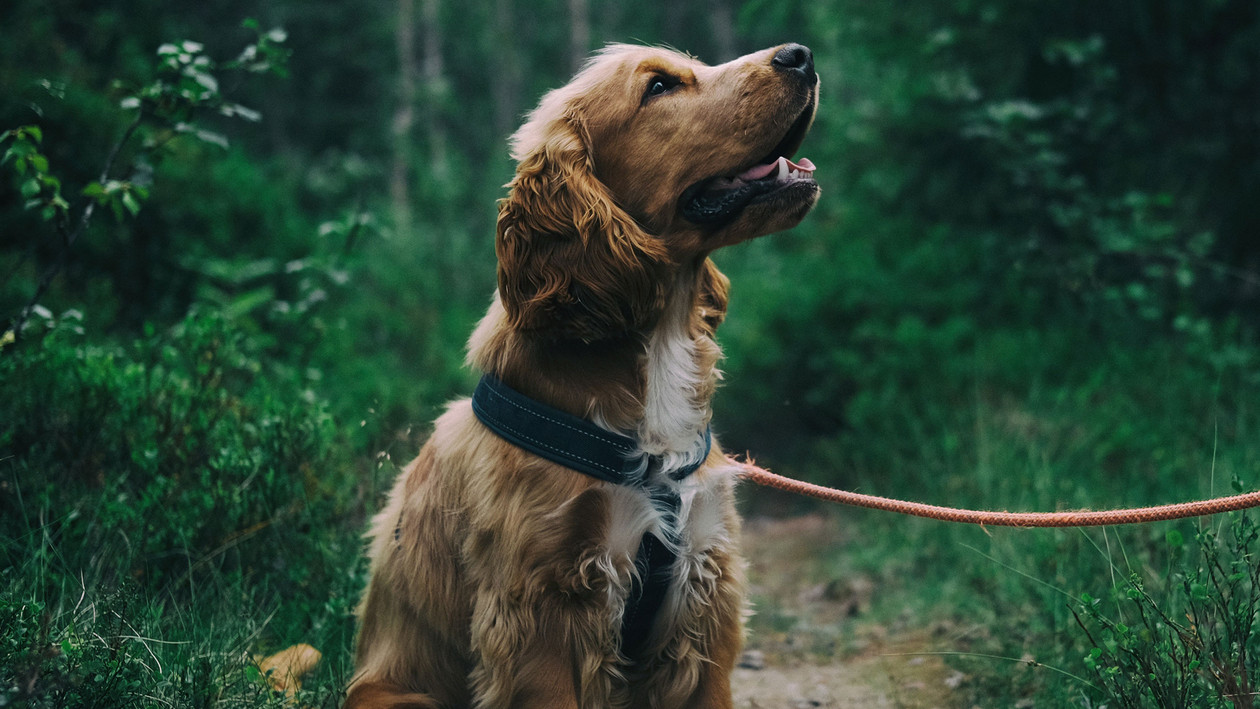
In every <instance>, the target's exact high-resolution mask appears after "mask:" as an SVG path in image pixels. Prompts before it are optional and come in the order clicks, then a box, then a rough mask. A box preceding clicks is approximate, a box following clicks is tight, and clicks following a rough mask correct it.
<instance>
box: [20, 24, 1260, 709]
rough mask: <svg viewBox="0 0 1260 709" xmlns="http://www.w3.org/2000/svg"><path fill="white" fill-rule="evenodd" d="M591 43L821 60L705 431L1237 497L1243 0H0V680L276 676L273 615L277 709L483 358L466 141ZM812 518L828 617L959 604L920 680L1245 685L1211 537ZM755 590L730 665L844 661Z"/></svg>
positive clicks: (1049, 485)
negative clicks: (396, 478) (470, 347)
mask: <svg viewBox="0 0 1260 709" xmlns="http://www.w3.org/2000/svg"><path fill="white" fill-rule="evenodd" d="M251 18H252V21H251V22H246V20H247V19H251ZM614 41H632V42H644V43H665V44H668V45H671V46H674V47H678V48H680V49H684V50H687V51H689V52H691V53H693V54H695V55H696V56H698V57H699V58H701V59H702V60H705V61H707V62H709V63H717V62H721V61H725V60H728V59H731V58H734V57H736V56H738V55H740V54H743V53H745V52H749V51H753V50H756V49H759V48H763V47H767V46H771V45H773V44H777V43H781V42H785V41H797V42H801V43H804V44H807V45H808V46H810V47H811V48H812V49H813V50H814V52H815V56H816V61H817V66H818V71H819V73H820V75H821V76H822V87H823V88H822V105H821V108H820V111H819V116H818V119H817V122H816V124H815V126H814V129H813V131H812V133H811V135H810V137H809V138H808V140H807V141H806V143H805V146H804V148H803V150H802V152H801V154H802V155H805V156H808V157H809V158H811V159H812V160H813V161H814V162H815V163H816V164H817V165H818V166H819V169H818V172H817V178H818V180H819V182H820V183H821V185H822V187H823V198H822V201H821V203H820V204H819V206H818V208H817V209H816V210H815V211H814V213H813V214H812V215H811V216H810V217H809V218H808V219H806V221H805V222H804V223H803V224H802V225H801V226H800V227H798V228H796V229H794V230H792V231H791V232H788V233H784V234H779V235H775V236H773V237H769V238H764V239H760V240H757V241H755V242H752V243H749V244H745V245H741V246H739V247H737V248H734V249H729V250H728V251H727V252H724V253H721V254H719V255H718V256H717V259H718V262H719V265H720V266H721V267H722V268H723V270H724V271H726V273H727V274H728V275H729V276H730V277H731V279H732V281H733V299H732V303H731V311H730V318H729V320H728V321H727V323H726V325H725V326H724V328H723V330H722V332H721V333H720V339H721V342H722V344H723V346H724V348H725V352H726V355H727V356H726V360H725V365H724V369H725V371H726V373H727V379H726V382H725V383H724V385H723V387H722V389H721V391H720V394H719V396H718V400H717V416H716V427H717V429H718V431H719V433H720V434H721V436H722V440H723V442H724V444H725V445H726V446H727V447H728V448H730V449H732V450H736V451H743V450H750V451H753V452H754V453H755V454H756V456H757V458H758V460H759V462H761V463H762V464H766V465H768V466H770V467H772V468H774V469H776V470H778V471H779V472H783V473H786V474H790V475H793V476H797V477H802V478H806V479H811V480H814V481H818V482H823V483H827V484H833V485H838V486H842V487H845V488H850V489H861V490H863V491H867V492H872V493H877V494H883V495H888V496H900V497H912V498H916V499H922V500H928V501H934V502H939V503H949V504H960V505H970V506H981V507H989V508H1000V509H1054V508H1077V507H1095V508H1097V507H1112V506H1121V505H1136V504H1146V503H1156V502H1167V501H1176V500H1181V499H1185V498H1197V497H1203V496H1207V495H1209V494H1213V493H1220V492H1224V491H1228V490H1229V489H1230V488H1231V485H1233V486H1234V487H1238V488H1240V489H1241V488H1246V489H1251V488H1253V487H1254V486H1255V481H1256V477H1257V471H1258V470H1260V436H1258V435H1257V433H1258V430H1260V429H1258V422H1257V416H1258V415H1260V405H1258V404H1260V343H1258V342H1257V337H1256V336H1257V328H1258V327H1260V209H1257V207H1256V205H1257V200H1260V159H1258V157H1260V4H1257V3H1255V2H1252V1H1251V0H1209V1H1204V2H1195V3H1184V2H1175V1H1174V0H1142V1H1134V2H1119V3H1101V4H1100V3H1091V2H1084V1H1082V0H1065V1H1063V2H1056V3H1030V2H1016V1H1014V0H950V1H948V2H939V1H936V0H933V1H931V2H928V1H925V0H905V1H903V2H898V3H871V2H861V1H860V0H818V1H815V2H810V3H786V2H768V1H767V0H749V1H748V2H743V3H739V2H733V1H732V0H678V1H676V2H671V3H662V4H656V5H640V6H638V7H635V8H631V7H630V6H629V5H626V4H623V3H613V2H606V1H604V0H567V2H563V3H561V2H554V1H552V0H538V1H537V2H530V3H522V2H513V1H512V0H495V1H494V2H492V3H485V4H468V3H464V4H458V3H450V2H442V1H441V0H388V1H387V0H364V1H361V2H355V3H338V2H325V3H301V2H295V1H293V0H275V1H273V2H269V3H265V4H256V3H248V2H239V1H235V0H225V1H223V2H216V3H203V4H200V5H194V4H189V3H168V2H157V1H156V0H126V1H118V2H83V1H81V0H51V1H50V0H7V1H6V2H5V3H4V4H3V6H2V7H0V133H3V138H2V139H0V154H2V155H3V156H4V159H3V164H2V165H0V317H3V318H4V322H5V323H6V324H5V325H4V328H5V334H4V337H3V339H0V347H3V349H2V350H0V532H2V533H0V578H2V579H3V583H0V706H4V705H8V704H13V703H20V704H27V705H30V706H139V705H145V706H148V705H152V706H170V705H179V706H209V705H213V704H216V703H219V704H232V703H237V704H245V705H250V704H256V703H265V702H268V701H277V700H276V699H275V697H273V696H272V695H270V694H269V693H268V691H267V690H266V689H265V685H264V683H262V682H260V681H259V679H258V676H257V675H258V673H257V670H256V668H252V665H251V664H250V662H249V660H248V657H247V655H248V653H250V652H268V651H273V650H275V649H278V648H281V647H284V646H286V645H288V644H291V643H295V642H309V643H311V644H313V645H316V646H317V647H319V648H320V649H321V650H323V651H324V653H325V661H324V662H323V663H322V664H321V667H320V669H319V670H318V671H317V674H316V676H315V678H314V679H313V680H311V681H309V682H308V684H307V688H306V689H304V690H303V692H304V701H305V702H307V703H308V704H310V705H325V706H331V705H335V704H336V702H337V699H338V697H339V696H340V695H339V692H340V690H341V688H342V687H343V686H344V683H345V681H346V679H347V678H348V676H349V671H350V670H349V663H350V661H349V648H350V645H351V642H352V637H353V619H352V617H351V610H352V609H353V605H354V602H355V600H356V598H357V594H358V592H359V590H360V588H361V586H362V583H363V581H364V568H363V564H362V562H361V561H360V560H359V556H360V551H361V544H360V539H359V535H360V533H361V532H362V530H363V529H364V525H365V522H366V519H367V517H368V516H369V515H370V514H371V513H372V512H373V511H374V510H375V509H376V508H377V507H378V506H379V505H380V503H381V497H382V495H383V492H384V491H385V490H386V489H387V487H388V484H389V482H390V480H391V479H392V477H393V475H394V474H395V473H396V471H397V465H400V464H403V463H405V462H406V460H407V459H409V457H410V456H412V455H414V453H415V452H416V450H417V449H418V446H419V445H420V443H421V442H422V441H423V439H424V437H425V434H426V433H427V430H428V428H427V427H428V425H429V424H428V422H429V421H430V420H431V419H432V417H433V416H434V414H435V413H436V412H438V411H439V410H440V409H441V407H442V406H443V404H444V403H445V402H446V401H449V400H450V399H452V398H454V397H457V396H461V395H465V394H467V392H469V391H470V389H471V385H472V384H473V382H474V381H475V379H474V377H475V375H474V374H473V373H472V372H470V371H469V370H467V369H466V368H465V367H464V366H463V364H462V362H463V348H464V342H465V340H466V337H467V335H468V333H469V332H470V330H471V327H472V325H473V323H474V322H475V320H476V319H477V317H478V316H479V315H480V314H481V313H482V312H483V311H484V308H485V306H486V304H487V303H488V301H489V297H490V294H491V292H492V289H493V287H494V268H493V259H494V253H493V235H494V218H495V213H496V212H495V200H496V199H497V198H499V197H501V196H502V195H503V187H502V185H504V183H506V182H507V181H508V180H509V179H510V177H511V170H512V164H511V162H510V160H509V159H508V157H507V150H506V138H507V136H508V135H509V134H510V133H511V131H512V130H513V129H514V128H515V126H516V125H518V123H519V121H520V119H521V117H522V115H523V113H524V112H525V111H527V110H528V109H529V108H530V107H531V106H532V105H533V104H534V103H535V102H536V101H537V99H538V97H539V96H540V95H541V94H542V93H543V92H544V91H545V90H546V89H548V88H552V87H555V86H558V85H560V84H562V83H563V82H564V81H566V79H567V78H568V77H569V76H570V75H571V74H572V72H573V71H574V70H575V68H576V67H578V66H579V65H580V64H581V62H582V61H583V60H584V58H585V57H586V56H587V55H588V54H589V52H590V51H591V50H593V49H596V48H598V47H600V46H602V45H603V44H605V43H607V42H614ZM243 47H246V48H249V49H247V51H245V52H242V48H243ZM746 492H747V494H746V498H747V499H745V500H744V505H745V508H746V510H747V511H748V513H749V514H750V515H764V514H775V515H783V514H794V513H797V512H800V511H801V510H802V509H806V508H803V507H801V503H796V502H793V501H789V500H784V499H782V498H778V497H774V496H767V495H765V494H764V493H761V492H758V491H751V490H750V491H746ZM829 514H835V515H837V521H836V522H835V524H836V529H837V532H836V535H835V538H834V539H833V541H834V542H835V543H834V545H832V546H830V547H829V548H826V549H819V550H817V553H816V554H815V555H814V556H815V560H814V561H813V562H812V564H811V570H810V572H809V573H812V574H815V575H817V576H818V577H819V578H822V579H824V580H828V579H830V580H831V581H833V582H835V583H839V584H843V583H845V582H846V580H847V579H853V578H861V579H866V580H867V581H868V582H869V583H870V584H873V585H874V586H875V587H876V588H877V589H878V592H877V593H876V594H875V595H876V596H877V598H878V599H879V600H878V601H876V602H874V603H873V604H872V607H870V608H869V609H864V610H863V614H864V615H865V616H866V617H867V618H872V619H875V620H876V621H879V622H887V621H889V619H897V622H899V623H902V624H903V625H909V626H919V627H924V628H927V627H938V626H937V625H934V624H936V623H939V622H940V621H941V620H942V619H945V620H948V621H949V623H950V626H949V627H951V628H965V629H966V630H965V632H963V631H959V632H950V633H946V634H944V636H943V637H940V638H937V639H935V640H934V641H933V642H934V645H933V646H932V647H933V649H934V650H936V651H941V652H948V653H951V656H950V659H949V662H950V663H951V664H953V665H955V666H957V667H958V668H959V670H960V672H962V673H963V676H964V677H965V681H963V684H962V687H961V688H960V692H961V694H960V699H959V701H960V706H970V705H971V704H973V703H974V704H978V705H980V706H1014V705H1017V703H1018V702H1033V703H1031V704H1023V706H1056V705H1064V706H1100V705H1102V704H1103V703H1105V702H1106V701H1112V702H1114V704H1115V705H1118V706H1178V703H1177V702H1179V701H1180V702H1182V704H1180V705H1181V706H1192V705H1193V706H1231V705H1233V706H1244V705H1243V704H1237V703H1235V704H1230V703H1229V702H1235V699H1229V698H1228V697H1235V698H1237V697H1238V696H1252V695H1251V694H1250V693H1251V692H1254V688H1255V687H1256V686H1257V669H1256V665H1257V663H1256V662H1254V661H1253V659H1254V657H1255V656H1256V653H1257V652H1260V640H1257V633H1256V632H1254V631H1255V630H1256V628H1255V624H1256V622H1257V621H1256V612H1255V611H1256V605H1255V598H1256V596H1257V594H1260V588H1257V584H1256V579H1255V573H1253V572H1252V571H1250V569H1253V568H1255V567H1256V566H1257V564H1256V563H1255V559H1254V557H1253V556H1249V555H1250V554H1252V552H1253V551H1254V549H1253V547H1252V546H1249V541H1248V540H1250V539H1252V538H1253V537H1254V533H1253V531H1248V530H1253V526H1252V525H1251V524H1250V520H1249V519H1248V518H1247V517H1245V516H1235V517H1233V518H1232V519H1230V520H1223V519H1222V520H1216V521H1214V522H1199V523H1183V524H1165V525H1155V526H1151V527H1144V528H1138V529H1132V530H1123V531H1116V532H1097V531H1095V532H1088V533H1086V532H1011V531H1000V530H988V531H984V530H973V529H966V528H956V527H953V526H947V525H943V524H941V523H928V522H921V521H907V520H904V519H890V518H888V517H886V516H882V515H875V514H868V513H862V512H852V511H845V512H835V513H831V512H829ZM1231 530H1232V531H1231ZM1249 535H1250V536H1249ZM1196 539H1197V541H1195V540H1196ZM1231 555H1232V556H1231ZM1213 564H1217V565H1218V566H1221V568H1222V569H1224V571H1226V572H1228V573H1225V575H1224V576H1222V577H1221V579H1223V580H1222V581H1221V582H1220V583H1217V584H1216V585H1213V583H1215V582H1211V580H1212V579H1213V578H1215V577H1214V576H1212V575H1211V574H1212V573H1213V571H1212V568H1213ZM802 573H805V572H804V571H803V572H802ZM1209 582H1211V583H1209ZM1229 584H1233V585H1232V586H1231V585H1229ZM1209 587H1210V590H1204V589H1205V588H1209ZM1091 592H1092V594H1094V595H1089V594H1090V593H1091ZM1248 599H1250V601H1249V600H1248ZM755 600H756V601H757V602H758V605H759V607H760V608H761V612H760V614H759V616H758V618H759V619H758V620H756V621H754V635H753V639H752V643H753V644H754V646H755V645H756V643H757V642H758V640H757V638H758V634H757V633H758V631H759V630H760V631H761V632H762V633H763V635H764V636H766V637H769V636H771V635H773V634H774V633H788V634H792V635H794V636H800V637H807V638H813V640H809V641H807V642H805V643H804V644H805V645H807V646H808V647H809V651H810V652H811V653H815V654H817V655H820V656H826V657H829V658H835V659H836V660H837V661H843V659H844V657H845V656H846V653H851V652H856V651H858V650H857V649H855V643H856V641H855V640H854V638H855V637H857V636H856V635H855V632H856V631H855V630H854V628H855V627H856V626H855V625H853V624H854V623H859V622H860V620H861V619H858V620H854V619H846V620H843V621H837V623H838V625H836V626H834V627H830V628H829V629H828V632H827V633H819V632H818V631H817V629H816V628H811V625H810V623H811V621H810V619H809V618H808V617H799V618H798V617H794V616H793V615H792V614H791V613H789V612H787V611H786V610H782V609H776V605H775V599H774V598H756V599H755ZM1248 602H1250V603H1251V605H1250V606H1247V605H1246V604H1247V603H1248ZM1196 604H1197V605H1196ZM1213 604H1215V605H1216V606H1219V615H1218V616H1212V617H1209V616H1204V615H1195V613H1196V610H1195V609H1196V608H1199V609H1200V610H1199V611H1198V612H1207V611H1206V610H1204V609H1205V608H1208V606H1212V605H1213ZM1231 604H1232V605H1231ZM1248 608H1250V610H1248ZM1148 621H1149V622H1148ZM1227 631H1228V632H1227ZM1214 633H1215V634H1214ZM1229 633H1233V634H1232V635H1230V634H1229ZM1214 638H1215V639H1214ZM1218 641H1219V646H1216V645H1213V643H1214V642H1218ZM1161 643H1162V644H1161ZM1142 644H1146V645H1149V646H1150V647H1151V648H1153V651H1152V652H1148V653H1146V654H1145V655H1144V654H1143V652H1142V650H1141V649H1140V647H1139V646H1140V645H1142ZM1178 648H1180V650H1178ZM1178 652H1181V653H1182V654H1181V655H1179V654H1178ZM1152 653H1153V655H1154V656H1153V657H1152V656H1151V655H1152ZM1213 653H1215V654H1213ZM1002 658H1005V659H1002ZM1021 658H1022V659H1023V662H1020V661H1019V660H1020V659H1021ZM1032 658H1035V660H1033V659H1032ZM1012 660H1013V661H1012ZM1161 661H1167V662H1171V663H1173V664H1172V665H1169V666H1168V667H1162V666H1159V665H1157V664H1152V663H1158V662H1161ZM1143 663H1146V664H1143ZM1213 667H1215V668H1217V669H1215V670H1212V669H1209V668H1213ZM1029 668H1032V669H1029ZM1161 668H1162V669H1161ZM1156 670H1158V671H1156ZM1155 675H1159V676H1160V677H1161V678H1162V677H1164V676H1168V677H1172V678H1175V679H1173V680H1168V682H1172V683H1173V684H1175V685H1176V686H1172V687H1169V686H1162V685H1159V682H1157V681H1156V680H1155V679H1153V678H1154V677H1155ZM1161 681H1162V680H1161ZM1168 682H1165V684H1168ZM1231 682H1232V683H1233V684H1230V683H1231ZM1229 687H1233V689H1232V690H1231V689H1229ZM1231 691H1232V692H1233V694H1230V692H1231ZM1178 692H1181V694H1178ZM1165 696H1168V697H1172V698H1173V699H1171V700H1169V701H1171V702H1172V703H1170V704H1161V703H1160V702H1161V701H1163V700H1161V697H1165ZM1108 698H1109V699H1108ZM1125 702H1129V703H1128V704H1126V703H1125ZM1194 702H1200V703H1199V704H1195V703H1194ZM1246 706H1250V704H1246Z"/></svg>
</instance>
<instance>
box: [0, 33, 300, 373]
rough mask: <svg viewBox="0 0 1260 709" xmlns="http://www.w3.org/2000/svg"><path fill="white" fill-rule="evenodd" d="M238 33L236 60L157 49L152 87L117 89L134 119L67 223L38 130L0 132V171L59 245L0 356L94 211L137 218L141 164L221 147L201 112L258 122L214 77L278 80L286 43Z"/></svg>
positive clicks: (222, 140)
mask: <svg viewBox="0 0 1260 709" xmlns="http://www.w3.org/2000/svg"><path fill="white" fill-rule="evenodd" d="M244 26H245V27H246V28H247V29H249V30H251V31H253V32H254V33H255V34H256V39H255V40H254V41H253V42H252V43H250V44H249V45H247V46H246V47H245V48H244V49H243V50H242V51H241V53H240V54H239V55H238V56H237V58H236V59H233V60H231V61H228V62H224V63H222V64H221V65H218V66H216V64H215V62H214V61H213V60H212V59H211V58H210V57H209V56H207V55H206V54H205V53H204V47H203V45H201V44H200V43H198V42H192V41H183V42H179V43H177V44H164V45H162V46H160V47H158V49H157V72H156V73H157V77H156V78H155V79H154V80H153V81H152V82H150V83H148V84H146V85H144V86H140V87H133V88H127V87H124V86H122V85H121V84H119V86H120V87H121V88H123V90H124V95H123V98H122V100H121V101H120V103H119V107H120V108H121V109H122V110H124V111H135V112H136V113H135V117H134V118H132V119H131V121H130V122H128V124H127V126H126V128H124V129H123V131H122V134H121V136H120V137H119V138H118V140H116V141H115V142H114V144H113V145H112V146H110V149H109V152H108V154H107V156H106V158H105V162H104V165H103V166H102V168H101V171H100V175H99V177H98V178H97V179H96V180H95V181H93V182H89V183H88V184H87V185H86V186H84V187H83V189H82V190H81V193H80V194H81V196H82V197H83V200H82V205H81V206H80V207H79V210H78V216H77V218H72V205H71V204H70V202H69V201H68V200H67V199H66V198H65V197H64V196H63V194H62V182H61V180H60V179H59V178H58V177H56V176H55V175H54V174H53V173H52V172H51V170H50V164H49V161H48V158H47V156H45V155H44V154H43V153H42V152H41V151H40V148H41V145H42V143H43V140H44V133H43V130H42V129H41V128H40V127H39V126H38V125H27V126H20V127H18V128H14V129H11V130H7V131H4V132H3V133H0V147H4V145H6V144H7V145H8V146H9V147H8V150H7V151H6V152H5V154H4V156H3V158H0V166H3V165H7V164H12V169H13V172H14V175H15V177H16V180H17V182H18V185H19V190H20V192H21V194H22V197H23V198H24V199H25V200H26V201H25V203H24V206H25V208H26V209H28V210H39V213H40V216H41V218H42V219H43V220H44V221H45V222H47V223H49V224H50V225H51V228H52V229H53V231H54V232H55V233H56V234H57V236H58V241H59V244H60V251H59V252H58V254H57V258H56V259H55V260H54V261H53V263H52V265H50V266H49V267H48V268H47V269H45V270H44V272H43V274H42V275H41V276H40V279H39V282H38V283H37V284H36V286H35V291H34V292H33V293H32V295H31V297H30V299H29V300H28V301H27V304H26V305H25V306H24V307H23V308H22V309H21V310H20V311H18V313H17V314H16V315H15V316H14V317H13V318H12V321H11V324H10V326H9V328H8V330H7V331H5V332H4V333H3V335H0V350H3V349H4V348H6V347H7V346H8V345H11V344H13V343H15V342H17V341H18V340H19V339H21V337H22V334H23V332H24V331H25V329H26V327H27V324H28V322H29V320H30V317H31V315H32V314H34V313H37V312H39V310H38V306H39V304H40V301H41V300H43V298H44V295H45V294H46V293H47V291H48V288H49V286H51V284H52V282H53V280H54V279H55V278H56V277H57V275H58V274H60V273H61V271H62V270H63V269H64V268H65V265H66V263H67V261H68V260H69V255H70V251H71V249H73V248H74V245H75V243H76V242H78V240H79V239H80V237H82V235H83V233H84V232H86V231H87V229H88V226H89V225H90V224H91V223H92V218H93V216H94V215H95V214H96V209H97V207H106V206H107V207H109V208H110V210H111V211H112V212H113V214H114V217H115V219H117V220H118V221H120V222H121V221H123V220H125V219H126V218H127V217H129V216H130V217H135V216H136V215H137V214H139V212H140V209H141V206H142V205H143V203H144V201H145V200H147V199H148V198H149V184H148V183H149V181H150V178H149V176H148V171H147V170H142V169H141V168H142V167H144V166H147V165H148V164H149V162H150V161H149V158H150V156H152V155H154V154H156V153H157V152H158V151H159V150H161V149H162V148H163V147H164V146H165V145H166V144H167V143H169V142H170V141H171V140H173V139H175V138H179V137H183V136H190V137H192V138H195V139H196V140H200V141H202V142H205V143H209V144H212V145H216V146H219V147H221V148H227V147H228V141H227V138H226V137H224V136H223V135H221V134H219V133H215V132H213V131H210V130H207V129H205V128H203V127H201V126H200V125H199V124H198V123H197V121H198V119H199V118H201V117H202V116H204V115H206V114H207V113H218V114H219V115H222V116H225V117H227V118H239V119H243V120H247V121H258V120H260V119H261V118H262V116H261V114H260V113H258V112H257V111H255V110H253V109H250V108H247V107H245V106H242V105H240V104H238V103H235V102H232V101H229V100H227V98H226V97H225V96H224V95H223V93H222V92H221V91H220V88H219V86H220V80H219V76H220V75H222V74H224V73H229V72H243V73H248V74H266V73H270V74H276V75H280V76H283V75H284V74H285V64H286V61H287V59H288V56H289V50H288V49H286V48H285V47H284V46H283V44H284V41H285V40H286V38H287V36H286V34H285V32H284V30H281V29H272V30H268V31H265V32H264V31H262V30H261V28H260V27H259V25H258V23H257V22H255V21H253V20H247V21H246V22H245V23H244ZM145 129H148V130H149V132H150V134H149V135H147V136H146V137H145V139H144V140H143V141H142V143H141V145H140V146H139V149H138V150H137V152H136V153H135V155H134V157H133V158H132V159H131V161H130V165H129V167H130V170H129V172H130V173H131V177H129V178H127V179H117V178H115V177H113V175H114V171H115V165H116V164H117V163H118V160H119V156H120V155H121V154H122V153H123V151H124V150H126V149H128V147H129V146H130V145H131V144H132V143H133V142H134V141H135V139H136V138H137V137H138V136H140V135H142V133H143V132H144V130H145Z"/></svg>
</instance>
